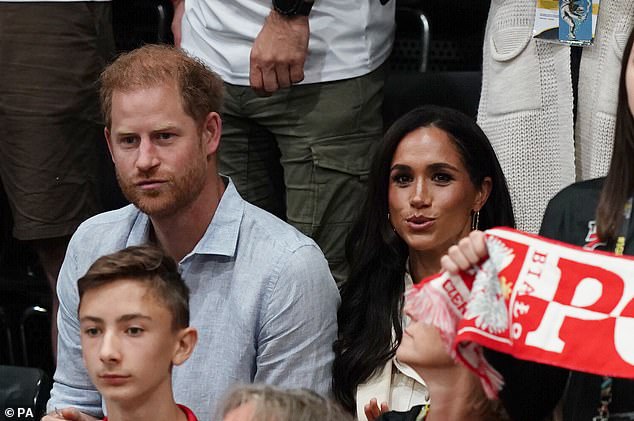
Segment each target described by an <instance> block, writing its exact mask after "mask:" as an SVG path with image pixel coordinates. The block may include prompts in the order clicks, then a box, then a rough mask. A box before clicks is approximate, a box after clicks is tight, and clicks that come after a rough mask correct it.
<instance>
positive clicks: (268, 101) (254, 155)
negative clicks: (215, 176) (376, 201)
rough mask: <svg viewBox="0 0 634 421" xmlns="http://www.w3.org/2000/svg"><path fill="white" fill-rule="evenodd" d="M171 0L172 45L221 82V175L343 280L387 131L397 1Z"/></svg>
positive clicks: (338, 279) (338, 278)
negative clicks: (311, 242)
mask: <svg viewBox="0 0 634 421" xmlns="http://www.w3.org/2000/svg"><path fill="white" fill-rule="evenodd" d="M172 1H173V3H174V6H175V15H174V21H173V24H172V30H173V32H174V36H175V42H176V44H177V45H180V46H181V47H182V48H184V49H185V50H187V51H188V52H190V53H192V54H194V55H195V56H197V57H199V58H200V59H202V60H203V61H204V62H205V63H206V64H207V65H209V66H210V67H211V68H212V69H213V70H214V71H216V72H217V73H218V74H219V75H220V76H221V77H222V79H223V80H224V82H225V87H226V91H227V95H226V99H225V104H224V112H223V124H224V127H223V140H222V147H221V149H220V155H219V156H220V170H221V172H223V173H224V174H226V175H228V176H231V178H232V179H233V180H234V182H235V183H236V185H237V187H238V190H239V191H240V193H241V195H242V196H243V197H244V198H245V199H246V200H248V201H250V202H251V203H253V204H256V205H258V206H260V207H262V208H264V209H266V210H269V211H270V212H272V213H274V214H276V215H278V216H280V217H281V218H283V219H286V220H287V221H288V222H289V223H291V224H292V225H294V226H295V227H297V228H298V229H299V230H300V231H302V232H303V233H304V234H307V235H309V236H311V237H313V238H314V239H315V240H316V241H317V243H318V244H319V246H320V247H321V248H322V249H323V251H324V253H325V255H326V257H327V258H328V261H329V264H330V268H331V270H332V271H333V275H334V276H335V278H336V279H337V281H338V282H341V281H342V280H343V279H344V278H345V273H346V263H345V258H344V251H343V250H344V246H343V238H345V236H346V234H347V232H348V231H349V228H350V226H351V225H352V221H353V219H354V216H355V214H356V209H357V207H358V203H359V202H360V201H361V200H362V198H363V197H364V195H365V186H366V178H367V174H368V166H369V161H370V156H371V154H372V151H373V149H374V144H375V143H376V142H377V141H378V140H379V139H380V137H381V134H382V129H383V127H382V118H381V106H382V102H383V93H382V89H383V81H384V70H383V67H382V64H383V63H384V62H385V60H386V59H387V58H388V56H389V54H390V51H391V48H392V39H393V33H394V7H395V2H394V1H389V2H384V1H379V0H350V1H346V2H341V1H336V0H319V1H317V2H316V3H315V4H314V7H313V4H312V1H310V0H290V1H288V0H273V1H272V2H271V1H269V0H267V1H262V0H236V1H231V2H226V1H221V0H187V1H186V2H185V1H184V0H172ZM383 3H385V4H383ZM280 164H281V165H280Z"/></svg>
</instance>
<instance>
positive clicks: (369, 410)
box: [363, 398, 390, 421]
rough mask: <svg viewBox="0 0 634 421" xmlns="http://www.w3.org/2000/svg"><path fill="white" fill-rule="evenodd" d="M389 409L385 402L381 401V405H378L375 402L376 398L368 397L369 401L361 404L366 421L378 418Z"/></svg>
mask: <svg viewBox="0 0 634 421" xmlns="http://www.w3.org/2000/svg"><path fill="white" fill-rule="evenodd" d="M389 410H390V408H389V406H388V405H387V402H382V403H381V406H380V407H379V403H378V402H377V400H376V398H372V399H370V402H368V403H367V404H365V405H364V406H363V412H365V416H366V418H367V419H368V421H374V420H375V419H377V418H379V417H380V416H381V414H382V413H384V412H388V411H389Z"/></svg>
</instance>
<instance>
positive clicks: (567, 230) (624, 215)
mask: <svg viewBox="0 0 634 421" xmlns="http://www.w3.org/2000/svg"><path fill="white" fill-rule="evenodd" d="M633 48H634V31H632V32H631V33H630V36H629V38H628V41H627V43H626V44H625V48H624V50H623V61H622V65H621V77H620V82H619V94H618V105H617V112H616V125H615V131H614V148H613V152H612V159H611V161H610V167H609V170H608V174H607V176H606V177H604V178H597V179H593V180H587V181H582V182H578V183H574V184H572V185H570V186H568V187H566V188H565V189H563V190H562V191H560V192H559V193H558V194H557V195H556V196H555V197H554V198H553V199H552V200H551V201H550V202H549V204H548V207H547V209H546V213H545V214H544V219H543V222H542V226H541V230H540V234H541V235H543V236H545V237H548V238H552V239H555V240H559V241H563V242H566V243H570V244H574V245H578V246H583V247H584V248H586V249H592V250H603V251H611V252H614V253H616V254H626V255H634V222H632V219H633V217H634V214H633V213H632V200H633V197H634V53H633V51H632V50H633ZM485 255H486V246H485V245H484V239H483V236H482V235H479V234H477V233H474V234H473V235H471V236H470V238H469V241H462V242H461V243H460V244H459V245H458V246H457V247H452V248H451V250H450V253H449V256H447V257H444V258H443V259H442V262H443V267H444V268H445V269H446V270H448V271H450V272H456V271H458V270H459V269H466V268H468V267H470V266H471V265H472V264H474V263H477V261H478V259H480V258H482V257H484V256H485ZM586 335H587V337H588V341H604V340H605V341H612V340H613V339H612V338H602V337H597V336H596V335H595V336H593V332H586ZM597 358H601V356H597ZM494 365H496V364H495V362H494ZM496 368H498V370H499V371H500V372H501V373H502V375H503V376H504V380H505V386H504V389H503V390H502V392H501V398H502V400H503V401H504V404H505V406H506V408H507V410H508V412H509V414H510V415H511V417H512V418H513V419H514V420H520V421H523V420H526V421H531V420H541V419H543V418H544V417H545V416H547V415H548V414H549V413H551V412H552V411H553V408H554V407H555V405H556V404H557V402H559V401H560V400H561V397H562V395H563V394H564V391H565V393H566V394H565V396H564V398H563V419H564V421H580V420H592V419H597V420H634V381H632V380H625V379H618V378H607V377H605V378H604V377H601V376H596V375H591V374H586V373H580V372H569V371H568V370H565V369H561V368H556V367H552V366H548V365H544V364H537V363H531V362H525V361H520V360H513V359H512V358H511V357H506V358H505V363H504V364H502V365H499V364H498V365H497V366H496Z"/></svg>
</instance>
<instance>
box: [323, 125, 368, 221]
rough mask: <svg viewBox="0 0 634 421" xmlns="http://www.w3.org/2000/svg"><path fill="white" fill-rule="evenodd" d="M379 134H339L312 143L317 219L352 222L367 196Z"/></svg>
mask: <svg viewBox="0 0 634 421" xmlns="http://www.w3.org/2000/svg"><path fill="white" fill-rule="evenodd" d="M378 138H380V135H378V134H377V136H376V137H374V136H368V135H367V134H364V135H352V136H345V137H342V136H339V137H335V138H332V139H329V140H327V141H324V142H320V143H319V144H316V145H313V146H311V152H312V155H313V165H314V180H315V186H316V197H315V200H316V203H315V205H316V206H315V215H314V217H315V222H317V221H321V220H325V221H326V223H328V224H333V223H351V222H352V220H353V219H354V217H355V216H356V213H357V210H358V208H359V207H360V206H361V203H362V202H363V200H364V199H365V192H366V184H367V180H368V174H369V172H370V170H369V168H370V161H371V159H372V155H373V152H374V148H375V145H376V140H377V139H378Z"/></svg>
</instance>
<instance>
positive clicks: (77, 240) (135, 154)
mask: <svg viewBox="0 0 634 421" xmlns="http://www.w3.org/2000/svg"><path fill="white" fill-rule="evenodd" d="M222 90H223V85H222V81H221V80H220V79H219V78H218V77H217V76H216V75H215V74H214V73H213V72H211V71H210V70H209V69H208V68H207V67H205V66H204V65H203V64H202V63H200V62H199V61H197V60H195V59H192V58H191V57H189V56H188V55H187V54H185V53H184V52H182V51H179V50H176V49H174V48H171V47H168V46H158V45H147V46H144V47H142V48H140V49H138V50H135V51H132V52H130V53H127V54H123V55H121V56H119V58H117V60H115V61H114V62H113V63H112V64H111V65H110V66H108V68H107V69H106V70H105V71H104V73H103V74H102V76H101V101H102V108H103V114H104V119H105V121H106V128H105V135H106V140H107V142H108V147H109V149H110V153H111V155H112V160H113V162H114V164H115V169H116V171H117V178H118V180H119V185H120V186H121V189H122V191H123V192H124V194H125V195H126V197H127V198H128V199H129V200H130V202H131V203H132V204H131V205H129V206H126V207H124V208H122V209H118V210H116V211H112V212H107V213H103V214H100V215H97V216H95V217H93V218H91V219H89V220H88V221H86V222H84V223H83V224H82V225H81V226H80V227H79V228H78V229H77V231H76V232H75V234H74V235H73V237H72V239H71V241H70V244H69V247H68V252H67V253H66V257H65V259H64V264H63V266H62V270H61V272H60V277H59V281H58V288H57V294H58V296H59V300H60V311H59V316H58V320H57V322H58V327H59V332H60V333H59V351H58V358H57V369H56V371H55V377H54V380H55V383H54V384H53V390H52V391H51V399H50V400H49V402H48V411H49V413H51V412H54V409H55V407H57V408H66V407H70V406H72V407H75V408H76V409H78V410H79V411H80V412H81V413H82V414H80V415H78V416H77V417H75V418H69V419H72V420H90V419H94V418H93V417H98V418H101V417H102V414H103V412H102V404H101V395H100V394H99V392H98V391H97V389H96V388H95V386H94V385H93V383H92V382H91V380H90V377H89V376H88V373H87V372H86V370H85V368H84V366H83V364H82V363H81V355H80V330H79V321H78V320H77V305H78V302H79V296H78V294H77V279H79V278H80V277H81V276H82V275H83V274H84V273H86V270H87V269H88V267H89V266H90V264H91V263H92V262H94V261H95V260H96V259H97V258H98V257H100V256H103V255H106V254H110V253H113V252H115V251H118V250H121V249H124V248H126V247H128V246H132V245H139V244H144V243H148V242H149V243H154V244H157V245H159V246H160V247H161V249H162V250H164V251H165V253H166V254H167V255H168V256H170V257H171V258H173V259H174V260H175V261H176V262H178V264H179V270H180V272H181V273H182V274H183V278H185V280H186V283H187V286H188V287H189V289H190V290H191V292H192V295H191V301H190V309H191V322H192V325H194V326H196V328H197V329H198V334H199V346H198V347H197V348H196V350H194V352H193V354H192V356H191V358H190V360H189V361H188V362H187V364H184V365H182V366H179V367H175V368H174V371H173V373H172V379H173V388H174V396H175V397H176V400H177V401H178V402H180V403H183V404H185V405H187V406H189V407H190V408H192V410H193V411H194V412H195V413H196V415H197V416H198V418H200V419H203V420H209V419H211V417H212V414H214V413H215V410H216V405H217V404H218V402H219V401H220V399H221V398H222V396H223V394H224V393H225V391H226V390H227V389H228V388H230V387H231V386H233V385H236V384H239V383H268V384H275V385H278V386H282V387H292V388H301V387H305V388H308V389H311V390H315V391H316V392H318V393H321V394H327V393H328V392H329V391H330V384H331V365H332V360H333V356H334V355H333V351H332V343H333V341H334V339H335V337H336V334H337V320H336V319H337V306H338V304H339V294H338V291H337V287H336V285H335V282H334V280H333V278H332V276H331V275H330V272H329V270H328V264H327V262H326V259H325V258H324V255H323V253H322V252H321V250H320V249H319V247H317V245H316V244H315V242H314V241H313V240H311V239H309V238H308V237H306V236H304V235H302V234H301V233H299V232H298V231H297V230H296V229H294V228H293V227H291V226H290V225H288V224H286V223H285V222H283V221H281V220H279V219H277V218H276V217H274V216H273V215H271V214H269V213H267V212H265V211H263V210H262V209H259V208H257V207H255V206H253V205H250V204H249V203H247V202H245V201H244V200H243V199H242V198H241V197H240V195H239V194H238V192H237V191H236V188H235V186H234V185H233V183H232V182H231V180H230V179H229V178H227V177H223V176H221V175H220V174H218V170H217V164H216V153H217V149H218V147H219V144H220V135H221V131H222V123H221V120H220V115H219V114H218V110H219V109H220V106H221V104H222ZM88 414H89V415H91V416H92V417H90V416H89V415H88ZM45 421H46V420H45Z"/></svg>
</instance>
